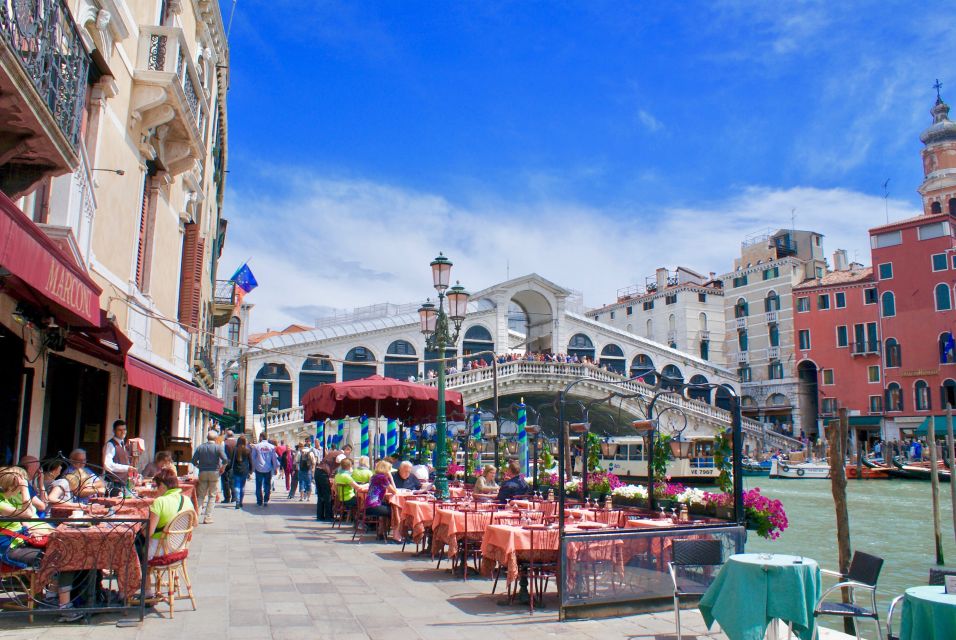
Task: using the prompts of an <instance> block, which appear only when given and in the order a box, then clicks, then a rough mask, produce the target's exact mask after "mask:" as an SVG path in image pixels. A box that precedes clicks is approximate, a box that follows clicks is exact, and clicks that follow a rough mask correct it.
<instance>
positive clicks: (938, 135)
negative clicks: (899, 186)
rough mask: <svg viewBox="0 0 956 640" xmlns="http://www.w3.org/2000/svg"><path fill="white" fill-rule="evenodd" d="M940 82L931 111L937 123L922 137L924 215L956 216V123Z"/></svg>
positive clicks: (920, 189) (934, 122)
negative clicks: (941, 214) (944, 100)
mask: <svg viewBox="0 0 956 640" xmlns="http://www.w3.org/2000/svg"><path fill="white" fill-rule="evenodd" d="M941 86H942V85H940V83H939V80H937V81H936V85H935V88H936V104H934V105H933V108H932V109H930V114H932V116H933V124H932V125H930V127H929V128H928V129H926V131H924V132H923V133H922V134H920V137H919V139H920V140H921V141H922V143H923V144H924V145H925V146H924V147H923V175H924V176H925V177H924V179H923V184H921V185H920V187H919V189H918V191H919V194H920V195H921V196H923V213H924V215H932V214H934V213H943V212H944V211H946V212H948V213H950V214H953V215H956V122H953V121H952V120H950V119H949V105H948V104H946V103H945V102H943V99H942V98H941V97H940V95H939V89H940V87H941Z"/></svg>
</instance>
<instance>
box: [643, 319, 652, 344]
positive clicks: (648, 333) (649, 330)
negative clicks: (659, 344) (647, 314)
mask: <svg viewBox="0 0 956 640" xmlns="http://www.w3.org/2000/svg"><path fill="white" fill-rule="evenodd" d="M644 336H645V337H647V338H650V339H651V340H653V339H654V321H653V320H651V319H650V318H648V319H647V327H646V328H645V331H644Z"/></svg>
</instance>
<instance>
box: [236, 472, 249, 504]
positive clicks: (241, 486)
mask: <svg viewBox="0 0 956 640" xmlns="http://www.w3.org/2000/svg"><path fill="white" fill-rule="evenodd" d="M248 479H249V478H247V477H246V476H244V475H242V474H239V473H234V474H232V499H233V500H235V501H236V504H237V505H240V506H241V505H242V499H243V498H245V497H246V480H248Z"/></svg>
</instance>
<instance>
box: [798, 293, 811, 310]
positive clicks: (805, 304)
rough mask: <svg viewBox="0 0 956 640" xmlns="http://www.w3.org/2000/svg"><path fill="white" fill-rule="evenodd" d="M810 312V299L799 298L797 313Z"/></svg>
mask: <svg viewBox="0 0 956 640" xmlns="http://www.w3.org/2000/svg"><path fill="white" fill-rule="evenodd" d="M809 310H810V298H808V297H806V296H803V297H801V298H797V311H798V312H800V313H804V312H806V311H809Z"/></svg>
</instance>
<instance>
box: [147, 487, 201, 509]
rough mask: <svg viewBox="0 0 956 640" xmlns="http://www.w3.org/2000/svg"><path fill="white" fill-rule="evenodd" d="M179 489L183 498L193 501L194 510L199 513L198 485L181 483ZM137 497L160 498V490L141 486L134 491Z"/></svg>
mask: <svg viewBox="0 0 956 640" xmlns="http://www.w3.org/2000/svg"><path fill="white" fill-rule="evenodd" d="M179 488H180V489H181V490H182V492H183V496H185V497H187V498H189V499H190V500H192V503H193V509H195V510H196V513H199V499H198V498H197V497H196V485H195V484H192V483H191V482H185V481H180V483H179ZM134 492H135V493H136V495H137V497H140V498H158V497H159V489H158V488H156V487H149V488H147V487H146V486H145V485H140V486H138V487H136V488H135V489H134Z"/></svg>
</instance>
